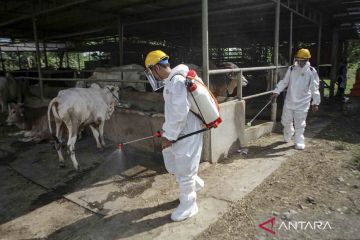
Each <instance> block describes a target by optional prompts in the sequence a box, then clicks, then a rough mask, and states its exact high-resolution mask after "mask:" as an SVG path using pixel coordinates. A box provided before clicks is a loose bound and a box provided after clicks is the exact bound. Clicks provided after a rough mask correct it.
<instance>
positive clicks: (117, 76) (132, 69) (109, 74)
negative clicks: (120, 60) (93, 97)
mask: <svg viewBox="0 0 360 240" xmlns="http://www.w3.org/2000/svg"><path fill="white" fill-rule="evenodd" d="M144 70H145V69H144V67H142V66H140V65H138V64H129V65H123V66H119V67H111V68H96V69H95V71H94V72H93V75H92V76H91V77H90V78H89V79H90V80H96V79H99V81H98V82H97V83H98V84H99V85H100V86H104V85H106V84H107V83H106V82H104V84H102V83H101V80H105V79H114V80H126V81H128V82H120V81H119V83H118V84H116V85H117V86H119V87H120V88H131V89H133V90H136V91H139V92H145V91H146V86H145V83H139V82H137V81H146V77H145V74H144ZM132 81H133V82H132ZM111 84H115V83H111ZM76 87H86V86H85V83H84V82H83V81H79V82H77V84H76Z"/></svg>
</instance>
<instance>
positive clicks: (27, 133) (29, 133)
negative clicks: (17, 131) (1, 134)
mask: <svg viewBox="0 0 360 240" xmlns="http://www.w3.org/2000/svg"><path fill="white" fill-rule="evenodd" d="M34 136H35V133H34V132H33V131H25V132H24V137H26V138H32V137H34Z"/></svg>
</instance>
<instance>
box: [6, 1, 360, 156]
mask: <svg viewBox="0 0 360 240" xmlns="http://www.w3.org/2000/svg"><path fill="white" fill-rule="evenodd" d="M358 4H359V3H358V1H325V0H308V1H277V0H272V1H271V0H269V1H266V0H256V1H247V0H239V1H234V0H229V1H205V0H203V1H194V0H186V1H162V0H156V1H141V0H137V1H136V0H133V1H115V0H109V1H93V0H77V1H50V0H49V1H46V0H39V1H20V0H19V1H6V0H4V1H1V12H2V14H1V17H0V20H1V21H0V29H1V30H0V35H1V43H0V47H1V53H2V54H1V66H2V70H3V71H8V72H12V73H13V74H14V75H15V76H16V78H17V79H18V80H19V81H22V80H24V79H30V80H31V81H32V82H35V83H36V82H37V81H38V82H37V84H36V87H35V86H33V88H37V89H34V92H36V94H37V95H38V96H39V97H40V98H41V99H46V98H51V97H53V95H54V93H56V90H54V89H53V86H54V82H59V81H63V82H64V83H65V84H63V85H62V86H63V87H64V86H65V87H69V86H74V84H75V83H74V81H79V80H86V79H87V78H88V77H89V76H91V75H92V73H93V72H94V69H95V68H97V67H107V68H109V67H115V66H119V65H126V64H138V65H141V66H143V62H144V56H145V54H146V53H147V52H148V51H150V50H153V49H163V50H164V51H166V52H167V53H168V54H169V55H170V57H171V64H172V65H173V66H175V65H176V64H179V63H192V64H196V65H198V66H200V67H201V70H200V71H201V72H200V74H202V77H203V80H204V82H205V83H206V84H209V85H210V86H211V85H212V83H211V76H215V75H218V74H223V75H224V74H225V73H230V72H237V73H240V74H242V75H244V76H245V77H246V78H248V80H249V84H248V86H247V87H244V88H241V87H239V86H241V83H240V80H239V84H237V86H238V87H237V89H236V90H237V91H236V96H232V97H230V98H225V99H224V98H222V99H220V101H221V102H223V103H222V104H221V110H222V112H223V118H224V124H222V125H221V126H220V127H219V128H218V129H217V130H213V131H211V133H209V134H207V135H206V140H205V142H206V143H205V146H206V147H205V149H206V150H205V152H204V157H203V159H204V160H206V161H211V162H216V161H218V160H219V159H220V158H221V157H224V156H227V154H228V152H229V151H233V150H234V149H236V148H238V147H239V146H245V145H246V144H247V142H248V141H250V140H252V139H254V138H256V137H259V136H260V135H262V134H264V133H266V132H268V131H271V129H272V123H273V122H275V121H276V116H277V115H278V114H277V111H276V110H277V106H276V103H273V104H272V106H271V109H270V108H269V109H268V110H267V111H265V112H264V113H263V114H262V115H261V117H260V119H263V120H261V121H259V122H258V123H259V124H260V126H257V127H255V128H253V129H251V128H250V129H245V123H246V121H247V119H250V118H251V117H252V116H254V115H255V114H256V112H257V110H258V109H259V108H260V107H261V105H262V104H263V103H266V98H267V97H268V95H269V93H270V91H271V90H272V89H273V88H274V85H275V83H276V81H278V80H279V79H277V78H278V77H277V76H278V75H277V74H276V72H277V71H280V70H281V68H282V67H286V66H287V65H289V63H291V62H292V58H293V54H294V51H296V50H297V49H298V48H300V47H307V48H309V49H310V50H311V53H312V59H311V61H312V65H314V66H316V67H317V68H318V70H319V72H320V73H321V74H322V75H323V76H325V75H327V76H326V77H329V78H330V79H331V81H330V84H323V85H322V86H323V87H326V86H328V87H329V88H330V97H331V96H333V95H334V84H335V78H336V69H337V66H338V62H339V59H340V58H341V57H342V56H343V55H344V54H346V50H347V45H348V42H349V40H354V39H358V37H359V31H360V30H359V28H360V25H359V22H358V21H359V5H358ZM25 53H26V54H25ZM50 55H51V56H55V59H57V60H56V62H54V61H49V57H48V56H50ZM80 56H88V59H84V58H83V57H80ZM52 59H54V57H52ZM76 60H77V61H76ZM29 62H30V64H29ZM209 62H210V64H209ZM223 62H233V63H235V64H236V65H237V66H238V67H239V68H237V69H231V70H229V69H228V70H224V69H212V68H211V64H213V65H214V66H216V65H217V66H220V65H221V63H223ZM266 74H267V76H266ZM209 76H210V77H209ZM120 78H121V77H120ZM97 79H98V81H101V79H99V78H97ZM238 79H240V78H238ZM54 80H56V81H54ZM112 80H114V79H112ZM115 80H119V81H126V79H115ZM209 80H210V81H209ZM55 85H56V84H55ZM120 98H121V99H123V101H124V103H126V102H127V103H128V105H130V106H134V108H135V109H131V107H130V109H126V110H124V109H118V110H117V111H116V113H115V115H114V117H113V118H112V119H111V121H110V123H109V124H108V125H107V129H106V132H107V133H108V134H106V135H107V138H109V139H111V140H113V141H115V142H121V141H125V140H126V139H132V138H136V137H139V136H146V135H149V134H150V133H151V131H155V130H157V129H159V128H160V126H161V122H162V120H163V119H162V115H161V111H162V102H161V94H157V93H148V92H147V93H139V94H138V93H131V92H123V93H121V94H120ZM245 106H246V111H245ZM245 112H246V114H245ZM124 115H126V116H125V117H124ZM122 119H126V120H123V121H126V122H129V121H130V122H131V123H132V124H131V126H127V125H128V124H124V123H122ZM234 120H235V121H234ZM142 126H151V128H146V130H148V132H146V130H145V129H144V128H143V127H142ZM220 132H221V133H224V132H226V133H227V134H225V135H223V136H220V135H219V133H220ZM124 133H126V134H124ZM218 141H219V142H218ZM219 143H222V144H219ZM148 144H149V146H147V147H145V150H147V151H148V150H151V151H156V145H157V143H156V142H153V143H148ZM136 145H139V147H140V146H141V148H144V146H146V145H147V144H145V145H144V144H135V145H134V146H136Z"/></svg>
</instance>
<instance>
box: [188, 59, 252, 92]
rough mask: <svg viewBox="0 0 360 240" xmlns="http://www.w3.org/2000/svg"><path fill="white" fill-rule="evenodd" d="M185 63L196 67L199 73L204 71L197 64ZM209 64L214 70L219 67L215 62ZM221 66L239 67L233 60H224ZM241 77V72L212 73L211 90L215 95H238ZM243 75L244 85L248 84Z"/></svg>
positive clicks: (190, 66)
mask: <svg viewBox="0 0 360 240" xmlns="http://www.w3.org/2000/svg"><path fill="white" fill-rule="evenodd" d="M210 63H211V62H210ZM185 65H187V66H188V67H189V68H190V69H194V70H195V71H196V72H198V73H199V72H201V71H202V70H201V68H200V67H199V66H197V65H195V64H192V63H189V64H185ZM209 65H210V69H212V70H213V69H218V68H217V67H216V65H215V64H213V63H211V64H209ZM220 68H225V69H235V68H239V67H238V66H237V65H236V64H234V63H232V62H224V63H222V64H221V65H220ZM239 77H240V73H239V72H234V73H227V74H216V75H210V79H209V80H210V90H211V92H212V93H213V94H214V96H215V97H232V96H234V95H236V89H237V81H238V79H239ZM241 77H242V82H243V83H242V86H243V87H245V86H246V85H247V84H248V81H247V79H246V78H245V77H244V75H242V76H241Z"/></svg>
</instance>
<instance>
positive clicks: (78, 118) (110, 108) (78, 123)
mask: <svg viewBox="0 0 360 240" xmlns="http://www.w3.org/2000/svg"><path fill="white" fill-rule="evenodd" d="M118 90H119V88H118V87H114V86H105V87H103V88H101V87H100V86H99V85H98V84H95V83H93V84H92V85H91V87H90V88H69V89H66V90H62V91H60V92H59V93H58V95H57V97H55V98H54V99H52V100H51V101H50V103H49V106H48V111H47V114H48V123H49V130H50V133H51V134H53V132H52V128H51V123H50V119H51V113H52V115H53V117H54V120H55V125H56V135H55V138H56V142H55V148H56V150H57V153H58V156H59V166H60V167H64V166H65V163H64V157H63V155H62V152H61V148H62V134H63V130H64V127H66V129H67V131H68V141H67V147H68V153H69V154H70V158H71V160H72V163H73V165H74V168H75V169H76V170H78V171H79V170H80V167H79V164H78V162H77V160H76V156H75V143H76V140H77V134H78V131H79V129H80V128H82V127H84V126H89V127H90V129H91V131H92V133H93V135H94V138H95V141H96V145H97V148H98V149H100V150H103V148H104V147H105V141H104V124H105V120H108V119H110V117H111V115H112V114H113V112H114V110H115V101H116V100H117V99H118Z"/></svg>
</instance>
